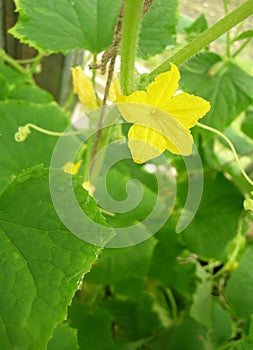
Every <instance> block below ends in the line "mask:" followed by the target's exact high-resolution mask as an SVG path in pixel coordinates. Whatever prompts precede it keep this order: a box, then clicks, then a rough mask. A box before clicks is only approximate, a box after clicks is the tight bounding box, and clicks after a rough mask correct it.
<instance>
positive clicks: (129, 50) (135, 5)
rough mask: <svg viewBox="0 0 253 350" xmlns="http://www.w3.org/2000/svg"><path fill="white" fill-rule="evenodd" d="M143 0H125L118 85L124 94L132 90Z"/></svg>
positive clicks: (128, 93)
mask: <svg viewBox="0 0 253 350" xmlns="http://www.w3.org/2000/svg"><path fill="white" fill-rule="evenodd" d="M143 3H144V0H126V2H125V9H124V17H123V25H122V41H121V66H120V85H121V89H122V92H123V94H124V95H130V94H131V93H132V92H133V91H134V87H135V86H134V75H135V66H134V63H135V56H136V50H137V44H138V36H139V31H140V24H141V19H142V11H143Z"/></svg>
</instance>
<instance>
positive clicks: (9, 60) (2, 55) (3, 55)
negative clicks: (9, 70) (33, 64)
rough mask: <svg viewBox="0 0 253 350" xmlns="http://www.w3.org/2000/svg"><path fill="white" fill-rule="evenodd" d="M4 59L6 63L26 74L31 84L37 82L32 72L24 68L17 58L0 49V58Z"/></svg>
mask: <svg viewBox="0 0 253 350" xmlns="http://www.w3.org/2000/svg"><path fill="white" fill-rule="evenodd" d="M1 58H2V59H3V60H4V61H5V62H6V63H8V64H9V65H10V66H12V67H13V68H14V69H16V70H17V71H18V72H20V73H21V74H24V75H26V76H27V77H28V79H29V81H30V83H31V84H35V82H34V79H33V77H32V75H31V74H30V72H29V71H28V70H26V69H25V68H23V67H22V66H21V64H19V63H18V61H17V60H15V59H14V58H12V57H11V56H9V55H8V54H7V53H6V52H5V51H4V50H2V49H0V59H1Z"/></svg>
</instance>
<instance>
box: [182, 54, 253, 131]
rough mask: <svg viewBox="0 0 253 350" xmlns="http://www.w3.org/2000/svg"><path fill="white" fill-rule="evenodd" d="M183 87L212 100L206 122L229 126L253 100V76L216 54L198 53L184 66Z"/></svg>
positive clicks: (218, 127) (222, 127)
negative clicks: (222, 59) (225, 61)
mask: <svg viewBox="0 0 253 350" xmlns="http://www.w3.org/2000/svg"><path fill="white" fill-rule="evenodd" d="M181 86H182V87H183V89H184V90H186V91H188V92H190V93H193V94H196V95H198V96H201V97H203V98H205V99H207V100H208V101H210V103H211V110H210V112H209V113H208V114H207V115H206V116H205V117H204V118H203V122H204V123H205V124H208V125H211V126H213V127H215V128H217V129H220V130H223V129H225V128H226V127H227V126H228V125H229V124H231V122H232V121H233V120H234V119H235V118H236V117H237V116H238V115H239V114H240V113H241V112H242V111H244V110H245V109H246V108H247V107H248V106H249V105H250V104H251V103H252V101H253V77H252V76H250V75H248V74H247V73H246V72H244V71H243V70H242V69H241V68H240V67H239V66H237V65H236V64H234V63H226V64H224V62H222V61H221V57H220V56H218V55H216V54H213V53H205V54H201V55H198V56H197V57H195V58H193V59H192V60H190V61H189V62H187V63H186V64H185V65H184V66H183V68H182V79H181Z"/></svg>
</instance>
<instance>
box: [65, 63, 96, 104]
mask: <svg viewBox="0 0 253 350" xmlns="http://www.w3.org/2000/svg"><path fill="white" fill-rule="evenodd" d="M71 71H72V78H73V85H74V92H75V93H76V94H77V95H78V97H79V100H80V102H81V103H82V104H83V105H84V106H85V107H87V108H88V109H90V110H93V109H96V108H98V107H100V105H101V104H100V100H99V98H98V97H97V95H96V92H95V90H94V88H93V85H92V83H91V81H90V79H89V78H88V77H86V75H85V74H84V72H83V70H82V68H81V67H80V66H78V67H74V68H71Z"/></svg>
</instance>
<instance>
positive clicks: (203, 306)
mask: <svg viewBox="0 0 253 350" xmlns="http://www.w3.org/2000/svg"><path fill="white" fill-rule="evenodd" d="M197 276H198V277H199V279H200V281H199V283H198V286H197V289H196V293H195V294H194V297H193V304H192V306H191V310H190V316H191V317H192V318H194V319H195V320H196V321H198V322H199V323H201V324H203V325H204V326H205V327H206V328H207V329H208V328H211V303H212V298H211V293H212V282H211V280H210V277H209V274H208V273H206V272H205V271H204V270H203V268H201V266H199V265H197Z"/></svg>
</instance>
